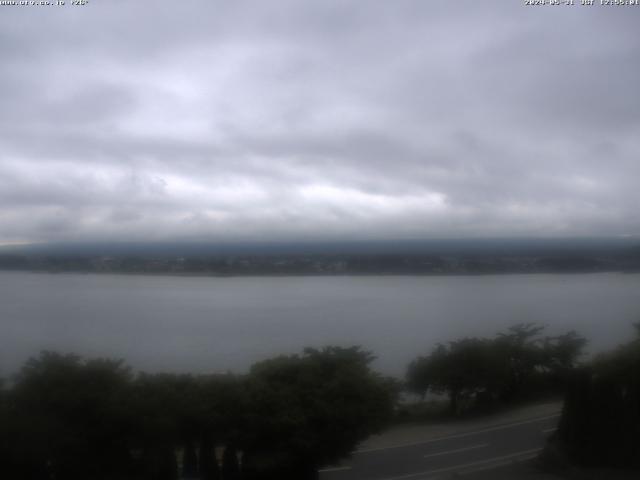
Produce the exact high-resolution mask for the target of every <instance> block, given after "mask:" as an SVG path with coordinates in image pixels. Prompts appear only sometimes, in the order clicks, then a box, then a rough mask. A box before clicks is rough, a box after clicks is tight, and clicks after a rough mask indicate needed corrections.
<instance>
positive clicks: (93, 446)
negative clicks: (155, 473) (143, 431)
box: [11, 352, 131, 480]
mask: <svg viewBox="0 0 640 480" xmlns="http://www.w3.org/2000/svg"><path fill="white" fill-rule="evenodd" d="M129 380H130V371H129V368H128V367H126V366H125V365H123V363H122V362H121V361H113V360H102V359H96V360H90V361H83V360H82V359H80V358H79V357H77V356H74V355H59V354H56V353H51V352H43V353H42V354H41V355H40V356H39V357H38V358H32V359H30V360H29V361H28V362H27V363H26V364H25V366H24V367H23V368H22V370H21V371H20V373H19V374H18V376H17V377H16V381H15V385H14V388H13V390H12V392H11V404H12V405H11V415H12V427H11V428H12V429H13V430H12V435H14V438H13V439H12V440H13V441H14V445H13V457H14V458H15V459H16V461H17V462H18V463H19V464H20V465H21V466H20V467H18V468H19V469H20V470H22V475H21V478H43V476H45V475H47V478H48V477H49V476H55V477H56V478H65V479H70V480H73V479H76V478H77V479H80V478H87V477H90V478H95V479H103V478H113V477H115V476H117V475H118V474H121V473H123V472H125V471H127V470H128V469H129V468H130V466H131V463H130V462H131V458H130V454H129V446H128V443H127V440H128V434H129V432H130V426H131V423H130V420H131V419H130V418H129V417H128V415H127V412H126V409H125V408H124V407H123V406H124V405H125V404H126V399H127V396H128V391H127V387H128V382H129Z"/></svg>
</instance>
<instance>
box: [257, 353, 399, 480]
mask: <svg viewBox="0 0 640 480" xmlns="http://www.w3.org/2000/svg"><path fill="white" fill-rule="evenodd" d="M372 360H373V356H372V355H371V354H370V353H369V352H365V351H362V350H360V349H359V348H357V347H353V348H338V347H329V348H325V349H322V350H316V349H307V350H305V351H304V354H303V355H292V356H283V357H278V358H275V359H272V360H268V361H265V362H261V363H258V364H256V365H254V367H253V368H252V369H251V372H250V375H249V384H248V386H249V402H250V408H249V411H250V412H251V416H250V419H249V422H250V424H251V425H253V426H254V427H255V428H253V429H252V430H251V431H250V433H251V435H249V436H248V437H247V438H245V445H246V455H247V460H246V461H247V462H250V463H252V465H253V466H254V468H257V469H260V468H262V469H263V470H269V469H270V468H271V467H272V466H269V465H266V463H268V462H269V461H270V460H269V459H273V458H281V459H282V460H281V461H280V462H278V463H280V464H281V465H282V464H285V465H286V467H287V468H289V472H292V471H298V472H300V469H303V470H304V469H308V468H309V466H312V467H313V469H312V470H315V468H316V467H317V466H320V465H325V464H329V463H333V462H336V461H337V460H339V459H341V458H343V457H344V456H345V455H348V454H349V453H350V452H351V451H352V450H353V449H354V448H355V446H356V445H357V444H358V442H360V441H361V440H363V439H364V438H366V437H367V436H368V435H370V434H371V433H373V432H376V431H378V430H379V429H380V428H381V427H382V426H383V425H385V423H386V422H387V421H388V420H389V418H390V416H391V414H392V409H393V405H394V392H393V390H392V388H391V386H390V384H389V383H388V382H387V381H385V379H384V378H382V377H380V376H378V375H377V374H375V373H373V372H372V371H371V369H370V367H369V364H370V362H371V361H372ZM281 465H279V467H281ZM290 474H291V473H290ZM298 475H304V473H298ZM301 478H303V477H301Z"/></svg>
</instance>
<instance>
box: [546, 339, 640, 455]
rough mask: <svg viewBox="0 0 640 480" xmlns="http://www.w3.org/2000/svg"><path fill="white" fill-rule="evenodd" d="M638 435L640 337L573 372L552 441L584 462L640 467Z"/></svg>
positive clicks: (639, 433) (639, 434)
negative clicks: (557, 427)
mask: <svg viewBox="0 0 640 480" xmlns="http://www.w3.org/2000/svg"><path fill="white" fill-rule="evenodd" d="M636 328H638V327H637V326H636ZM638 438H640V336H637V337H636V338H635V339H634V340H632V341H630V342H628V343H626V344H624V345H621V346H620V347H618V348H617V349H615V350H613V351H611V352H608V353H605V354H602V355H600V356H598V357H597V358H596V359H595V360H594V361H593V362H592V363H591V365H590V366H589V367H588V368H586V369H583V370H581V371H580V372H578V373H577V374H576V375H573V376H572V378H571V383H570V388H569V390H568V392H567V396H566V398H565V405H564V409H563V412H562V418H561V420H560V425H559V429H558V433H557V436H556V437H555V438H554V439H553V443H554V444H555V446H556V448H559V450H560V451H562V452H564V453H565V454H566V456H567V457H568V458H569V459H570V460H571V461H572V462H575V463H578V464H581V465H586V466H602V467H635V468H640V443H638Z"/></svg>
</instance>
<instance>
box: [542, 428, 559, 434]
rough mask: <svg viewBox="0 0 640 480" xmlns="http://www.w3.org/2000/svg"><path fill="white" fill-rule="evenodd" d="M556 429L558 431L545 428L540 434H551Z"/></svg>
mask: <svg viewBox="0 0 640 480" xmlns="http://www.w3.org/2000/svg"><path fill="white" fill-rule="evenodd" d="M557 429H558V427H553V428H545V429H544V430H542V433H551V432H555V431H556V430H557Z"/></svg>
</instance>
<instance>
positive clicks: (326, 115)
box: [0, 0, 640, 243]
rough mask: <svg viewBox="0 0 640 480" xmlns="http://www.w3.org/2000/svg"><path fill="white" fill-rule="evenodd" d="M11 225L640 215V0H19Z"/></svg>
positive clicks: (11, 15) (10, 45) (126, 234)
mask: <svg viewBox="0 0 640 480" xmlns="http://www.w3.org/2000/svg"><path fill="white" fill-rule="evenodd" d="M1 8H2V15H1V16H0V32H2V33H0V60H2V61H1V62H0V105H1V106H2V109H1V111H0V243H7V242H21V241H46V240H86V239H96V238H99V239H169V238H197V239H211V240H216V239H233V238H243V239H259V238H269V239H271V238H292V239H295V238H309V237H311V238H362V237H367V238H371V237H375V238H387V237H399V236H405V237H408V236H413V237H434V236H438V237H446V236H486V235H491V236H495V235H500V236H502V235H504V236H510V235H536V236H545V235H620V234H635V235H637V234H640V215H639V214H638V213H636V212H637V205H638V204H639V203H640V194H639V193H638V191H639V190H638V189H637V186H636V181H637V179H638V178H640V162H639V161H638V159H639V158H640V141H639V140H638V138H640V95H638V93H637V85H638V78H639V74H640V63H638V58H640V33H638V29H637V24H638V20H639V16H640V9H638V8H632V7H626V8H623V7H617V8H606V7H600V6H594V7H581V6H579V5H578V6H574V7H547V8H531V7H529V8H527V7H525V6H523V5H521V2H511V1H506V0H505V1H485V2H472V1H468V2H448V1H433V2H423V1H409V0H406V1H399V2H387V1H372V2H367V3H366V4H365V3H363V2H355V1H338V0H331V1H322V2H320V1H318V2H316V1H309V2H299V1H293V0H282V1H273V2H259V1H239V2H222V1H220V2H213V1H204V0H191V1H189V2H175V1H171V2H170V1H154V2H151V1H149V2H124V1H112V2H106V1H103V2H99V1H96V2H93V3H91V4H90V5H88V6H87V7H84V8H73V7H71V6H65V7H49V8H48V9H47V8H36V7H9V6H5V7H1Z"/></svg>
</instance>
